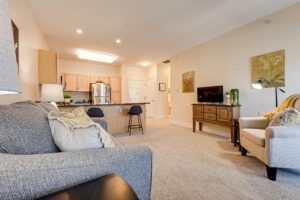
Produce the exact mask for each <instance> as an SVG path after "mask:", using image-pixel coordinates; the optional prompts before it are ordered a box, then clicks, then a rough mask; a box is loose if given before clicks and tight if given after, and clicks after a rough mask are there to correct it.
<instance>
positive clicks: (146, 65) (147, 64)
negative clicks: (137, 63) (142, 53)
mask: <svg viewBox="0 0 300 200" xmlns="http://www.w3.org/2000/svg"><path fill="white" fill-rule="evenodd" d="M141 65H142V66H144V67H148V66H149V65H150V63H149V62H147V61H144V62H141Z"/></svg>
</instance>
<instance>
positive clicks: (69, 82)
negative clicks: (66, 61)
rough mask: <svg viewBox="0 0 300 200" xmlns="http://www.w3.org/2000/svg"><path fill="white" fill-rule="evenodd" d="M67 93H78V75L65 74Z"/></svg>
mask: <svg viewBox="0 0 300 200" xmlns="http://www.w3.org/2000/svg"><path fill="white" fill-rule="evenodd" d="M64 80H65V89H64V90H65V91H77V74H64Z"/></svg>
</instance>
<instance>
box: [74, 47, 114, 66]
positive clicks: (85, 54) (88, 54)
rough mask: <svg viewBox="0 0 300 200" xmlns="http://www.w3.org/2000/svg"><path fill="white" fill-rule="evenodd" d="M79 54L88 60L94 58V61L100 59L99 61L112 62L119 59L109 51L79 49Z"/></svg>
mask: <svg viewBox="0 0 300 200" xmlns="http://www.w3.org/2000/svg"><path fill="white" fill-rule="evenodd" d="M77 56H78V58H81V59H86V60H93V61H99V62H105V63H112V62H114V61H115V60H116V59H117V56H116V55H111V54H107V53H102V52H94V51H89V50H82V49H78V50H77Z"/></svg>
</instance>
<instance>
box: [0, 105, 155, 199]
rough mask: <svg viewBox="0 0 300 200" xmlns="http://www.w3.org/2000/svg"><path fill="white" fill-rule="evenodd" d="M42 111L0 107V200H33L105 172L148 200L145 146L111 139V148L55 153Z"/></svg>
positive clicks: (44, 109) (30, 107) (147, 151)
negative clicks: (117, 177)
mask: <svg viewBox="0 0 300 200" xmlns="http://www.w3.org/2000/svg"><path fill="white" fill-rule="evenodd" d="M49 105H50V104H49ZM48 108H50V109H51V106H50V107H48ZM48 111H49V110H48V109H47V106H46V107H45V105H44V106H41V105H39V104H37V103H34V102H32V101H26V102H18V103H14V104H11V105H1V106H0V199H14V200H16V199H35V198H39V197H42V196H45V195H47V194H51V193H53V192H56V191H60V190H63V189H66V188H69V187H72V186H75V185H78V184H81V183H84V182H87V181H90V180H94V179H96V178H98V177H101V176H104V175H107V174H111V173H115V174H118V175H119V176H121V177H122V178H123V179H124V180H125V181H126V182H127V183H128V184H129V185H130V186H131V187H132V189H133V190H134V191H135V192H136V194H137V195H138V197H139V199H150V193H151V181H152V151H151V150H150V149H149V148H148V147H146V146H138V145H136V146H124V145H122V144H121V143H120V142H118V140H116V139H114V141H115V143H116V147H115V148H103V149H86V150H80V151H70V152H59V150H58V149H57V147H56V146H55V144H54V142H53V139H52V136H51V131H50V127H49V123H48V120H47V117H46V116H47V112H48Z"/></svg>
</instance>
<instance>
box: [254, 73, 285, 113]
mask: <svg viewBox="0 0 300 200" xmlns="http://www.w3.org/2000/svg"><path fill="white" fill-rule="evenodd" d="M264 82H265V83H268V84H270V81H268V80H267V79H265V78H264V77H262V78H260V79H259V80H258V81H256V82H255V83H252V87H253V88H254V89H259V90H260V89H262V88H263V83H264ZM274 88H275V105H276V107H277V106H278V94H277V93H278V90H279V91H281V92H282V93H285V91H284V90H283V89H281V88H279V87H278V86H277V85H275V87H274Z"/></svg>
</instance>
